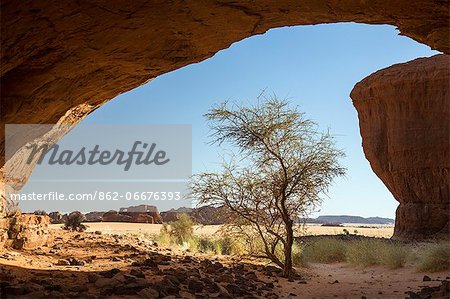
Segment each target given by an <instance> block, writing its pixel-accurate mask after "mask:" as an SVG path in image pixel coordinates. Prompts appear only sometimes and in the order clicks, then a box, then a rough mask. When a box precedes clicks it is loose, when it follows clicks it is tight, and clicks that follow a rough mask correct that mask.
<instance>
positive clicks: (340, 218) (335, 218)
mask: <svg viewBox="0 0 450 299" xmlns="http://www.w3.org/2000/svg"><path fill="white" fill-rule="evenodd" d="M306 222H309V223H361V224H394V222H395V220H394V219H390V218H382V217H368V218H364V217H361V216H349V215H323V216H319V217H317V218H308V219H306Z"/></svg>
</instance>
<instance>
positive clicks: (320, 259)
mask: <svg viewBox="0 0 450 299" xmlns="http://www.w3.org/2000/svg"><path fill="white" fill-rule="evenodd" d="M346 250H347V249H346V244H345V242H344V241H342V240H336V239H330V238H321V239H318V240H316V241H313V242H312V243H310V244H307V245H305V246H304V248H303V255H304V259H305V261H308V262H316V263H335V262H343V261H345V259H346Z"/></svg>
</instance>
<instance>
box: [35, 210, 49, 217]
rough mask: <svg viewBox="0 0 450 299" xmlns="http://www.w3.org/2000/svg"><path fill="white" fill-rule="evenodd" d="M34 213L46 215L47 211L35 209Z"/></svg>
mask: <svg viewBox="0 0 450 299" xmlns="http://www.w3.org/2000/svg"><path fill="white" fill-rule="evenodd" d="M34 215H41V216H46V215H47V212H46V211H44V210H36V211H34Z"/></svg>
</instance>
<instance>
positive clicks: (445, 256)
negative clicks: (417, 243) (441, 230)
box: [418, 242, 450, 272]
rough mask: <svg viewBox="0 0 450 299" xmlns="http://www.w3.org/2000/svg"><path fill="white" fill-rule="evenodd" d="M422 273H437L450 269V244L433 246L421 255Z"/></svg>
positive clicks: (419, 263)
mask: <svg viewBox="0 0 450 299" xmlns="http://www.w3.org/2000/svg"><path fill="white" fill-rule="evenodd" d="M418 269H419V270H420V271H429V272H437V271H444V270H448V269H450V242H442V243H436V244H431V245H429V246H427V248H424V249H423V250H422V253H421V254H419V262H418Z"/></svg>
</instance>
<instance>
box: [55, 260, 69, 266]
mask: <svg viewBox="0 0 450 299" xmlns="http://www.w3.org/2000/svg"><path fill="white" fill-rule="evenodd" d="M56 266H70V262H69V261H68V260H59V261H58V262H57V263H56Z"/></svg>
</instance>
